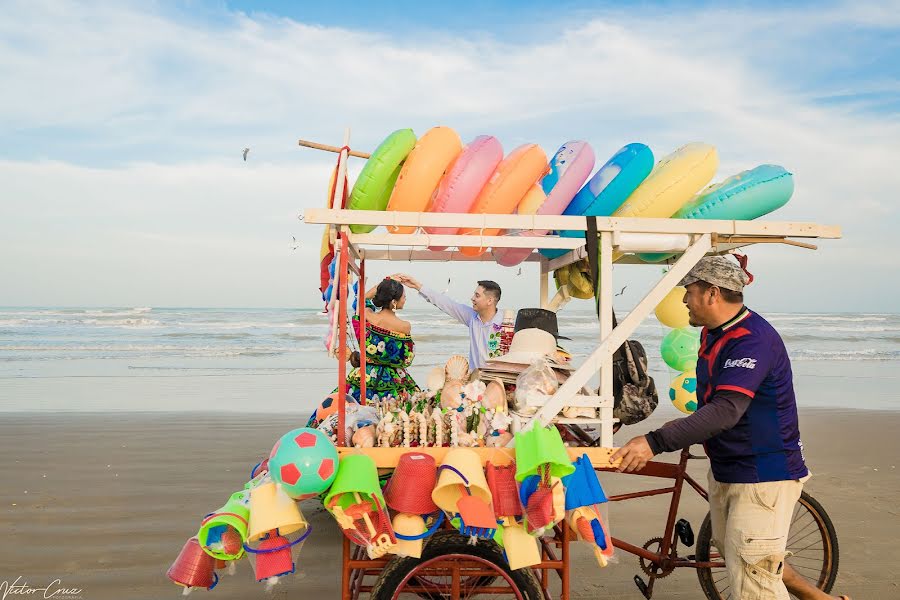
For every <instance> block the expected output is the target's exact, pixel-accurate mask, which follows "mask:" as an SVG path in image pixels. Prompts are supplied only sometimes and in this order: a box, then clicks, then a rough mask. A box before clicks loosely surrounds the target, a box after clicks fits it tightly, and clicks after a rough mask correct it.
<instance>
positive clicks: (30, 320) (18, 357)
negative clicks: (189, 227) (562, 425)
mask: <svg viewBox="0 0 900 600" xmlns="http://www.w3.org/2000/svg"><path fill="white" fill-rule="evenodd" d="M403 316H404V317H405V318H407V319H409V320H410V322H411V323H412V329H413V335H414V339H415V341H416V360H415V363H414V365H413V367H412V369H411V372H412V374H413V376H414V377H415V378H416V380H417V381H419V382H420V383H421V382H424V379H425V374H426V373H427V371H428V369H429V368H430V367H432V366H434V365H437V364H442V363H443V362H444V361H446V359H447V358H448V357H449V356H450V355H452V354H455V353H462V354H465V353H466V352H467V348H468V344H467V331H466V329H465V328H464V327H463V326H461V325H459V324H457V323H456V322H455V321H453V320H452V319H450V318H449V317H447V316H445V315H444V314H443V313H441V312H439V311H437V310H436V309H415V310H410V311H406V312H404V313H403ZM621 316H622V315H620V317H621ZM764 316H765V317H766V318H767V319H768V320H769V321H770V322H771V323H772V324H773V325H774V326H775V327H776V328H777V329H778V331H779V332H780V333H781V335H782V337H783V338H784V341H785V343H786V345H787V347H788V350H789V352H790V356H791V359H792V364H793V369H794V373H795V385H796V388H797V395H798V403H799V404H800V406H801V408H802V407H806V406H809V407H830V408H848V407H852V408H859V409H881V410H894V409H898V408H900V401H897V400H896V399H895V398H896V393H895V392H894V386H895V384H896V383H897V379H898V377H900V375H898V373H900V370H898V367H900V315H897V314H785V313H764ZM326 328H327V316H326V315H323V314H321V313H320V312H319V311H318V310H317V309H285V308H273V309H221V308H155V307H154V308H151V307H135V308H50V307H48V308H0V411H3V412H10V411H16V412H18V411H87V412H109V411H117V410H127V411H204V412H209V411H213V412H219V411H221V412H253V413H259V412H270V413H275V414H279V413H297V412H302V413H307V412H309V411H310V410H311V409H312V407H314V406H315V405H316V404H317V403H318V402H320V401H321V400H322V398H324V397H325V396H326V395H327V394H328V393H330V391H331V390H332V388H333V387H334V386H335V385H336V373H337V370H336V367H337V365H336V362H335V361H334V360H333V359H331V358H329V357H328V356H327V354H326V353H325V349H324V345H323V342H322V340H323V337H324V335H325V332H326ZM668 331H669V329H668V328H666V327H664V326H662V325H661V324H660V323H658V322H657V321H656V320H655V319H654V318H652V317H651V318H649V319H647V320H645V321H644V323H642V324H641V326H640V327H639V328H638V330H637V332H636V333H635V334H634V335H633V336H632V338H633V339H637V340H639V341H640V342H641V343H643V344H644V347H645V348H646V350H647V353H648V356H649V357H650V363H651V364H650V370H651V374H652V375H653V376H654V377H655V378H656V382H657V387H658V388H659V389H660V392H661V403H660V404H661V410H664V411H665V410H668V411H672V415H673V416H675V415H676V414H677V413H676V412H675V409H674V408H673V407H671V406H669V405H668V402H667V401H666V400H665V397H666V394H665V391H666V389H667V388H668V385H669V382H670V381H671V380H672V379H674V377H675V376H677V375H678V373H676V372H674V371H672V370H670V369H669V368H668V367H667V366H666V365H665V363H664V362H663V361H662V358H661V357H660V354H659V345H660V342H661V340H662V338H663V336H664V335H665V334H666V333H667V332H668ZM560 333H561V334H562V335H567V336H568V337H570V338H572V339H571V341H569V342H563V345H564V347H565V348H566V349H567V350H568V351H570V352H571V353H572V354H573V356H574V361H575V362H576V363H577V362H578V359H579V358H582V357H584V356H586V355H587V354H588V353H589V352H590V350H591V348H592V345H593V344H594V343H595V342H596V340H597V338H598V337H599V325H598V323H597V320H596V317H595V316H594V315H592V314H591V313H588V312H576V311H563V312H562V313H561V314H560Z"/></svg>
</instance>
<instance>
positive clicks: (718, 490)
mask: <svg viewBox="0 0 900 600" xmlns="http://www.w3.org/2000/svg"><path fill="white" fill-rule="evenodd" d="M808 478H809V477H808V476H807V477H804V478H803V479H802V480H788V481H767V482H764V483H719V482H718V481H716V480H715V479H714V478H713V474H712V471H710V473H709V514H710V520H711V521H712V538H713V543H715V545H716V547H717V548H718V549H719V552H720V553H721V554H722V558H723V559H724V560H725V566H726V568H727V569H728V575H729V576H730V577H731V589H732V590H733V592H732V593H733V596H732V598H735V600H789V598H790V596H789V595H788V591H787V588H785V587H784V583H782V581H781V575H782V572H783V569H784V559H785V558H786V557H787V556H790V553H789V552H785V547H786V546H787V535H788V530H789V529H790V527H791V518H792V517H793V514H794V506H795V505H796V503H797V500H798V499H799V498H800V492H801V491H802V490H803V483H804V482H805V481H806V480H807V479H808Z"/></svg>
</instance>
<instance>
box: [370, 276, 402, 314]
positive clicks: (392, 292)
mask: <svg viewBox="0 0 900 600" xmlns="http://www.w3.org/2000/svg"><path fill="white" fill-rule="evenodd" d="M402 297H403V284H401V283H400V282H399V281H396V280H394V279H385V280H384V281H382V282H381V283H379V284H378V288H377V289H376V290H375V297H374V298H372V304H374V305H375V306H376V307H378V308H386V307H389V306H390V305H391V302H393V301H394V300H399V299H400V298H402Z"/></svg>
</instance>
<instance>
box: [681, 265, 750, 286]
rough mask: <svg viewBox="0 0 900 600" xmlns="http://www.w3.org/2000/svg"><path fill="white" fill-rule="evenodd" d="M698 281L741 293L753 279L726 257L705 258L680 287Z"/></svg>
mask: <svg viewBox="0 0 900 600" xmlns="http://www.w3.org/2000/svg"><path fill="white" fill-rule="evenodd" d="M696 281H705V282H707V283H711V284H713V285H717V286H719V287H720V288H724V289H726V290H731V291H733V292H740V291H743V289H744V286H745V285H747V284H748V283H750V281H751V279H750V277H749V275H747V273H746V272H745V271H744V269H742V268H741V266H740V265H739V264H737V263H736V262H734V261H733V260H729V259H728V258H726V257H725V256H704V257H703V258H701V259H700V260H699V261H698V262H697V264H696V265H694V268H693V269H691V270H690V271H688V274H687V275H685V276H684V279H682V280H681V282H680V283H679V284H678V285H681V286H686V285H690V284H692V283H694V282H696Z"/></svg>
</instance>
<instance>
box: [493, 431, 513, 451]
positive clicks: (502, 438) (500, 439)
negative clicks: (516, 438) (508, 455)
mask: <svg viewBox="0 0 900 600" xmlns="http://www.w3.org/2000/svg"><path fill="white" fill-rule="evenodd" d="M512 439H513V434H511V433H509V432H508V431H504V432H503V433H501V434H499V435H489V436H487V439H486V443H487V445H488V446H489V447H491V448H504V447H506V445H507V444H509V443H510V442H511V441H512Z"/></svg>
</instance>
